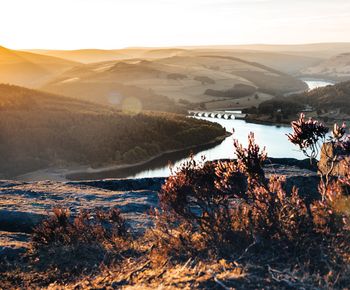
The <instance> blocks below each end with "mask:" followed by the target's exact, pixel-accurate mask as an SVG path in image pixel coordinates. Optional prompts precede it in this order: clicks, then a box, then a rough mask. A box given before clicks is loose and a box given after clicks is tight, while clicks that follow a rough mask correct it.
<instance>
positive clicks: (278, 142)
mask: <svg viewBox="0 0 350 290" xmlns="http://www.w3.org/2000/svg"><path fill="white" fill-rule="evenodd" d="M303 81H305V82H306V83H307V84H308V86H309V89H314V88H316V87H323V86H327V85H330V84H332V83H331V82H328V81H322V80H303ZM198 118H199V119H203V120H208V121H211V122H217V123H219V124H220V125H222V126H223V127H224V128H226V131H228V132H233V131H234V134H232V135H231V136H229V137H227V138H226V139H225V140H224V141H223V142H222V143H220V144H218V145H216V146H214V147H211V148H210V146H203V147H201V148H197V150H183V151H181V152H175V153H169V154H165V155H163V156H162V157H159V158H156V159H155V160H152V161H150V162H148V163H146V164H144V165H141V166H137V167H130V168H126V169H122V170H120V169H119V170H109V171H104V172H98V173H82V174H75V175H74V176H71V177H70V178H72V179H103V178H143V177H166V176H169V174H170V172H171V171H170V167H169V162H170V163H171V164H172V166H173V168H176V167H177V166H179V165H180V164H181V163H183V162H184V161H185V160H186V158H187V157H188V156H189V154H190V153H194V158H195V159H196V160H200V159H201V157H202V156H205V158H206V160H209V161H210V160H217V159H227V158H234V157H235V156H234V147H233V140H234V139H238V140H239V141H240V142H241V143H242V144H244V145H246V144H247V138H248V134H249V133H250V132H253V133H254V134H255V137H256V140H257V143H258V144H259V145H260V146H261V147H264V146H265V147H266V151H267V153H268V156H270V157H290V158H296V159H304V158H305V156H304V155H303V154H302V153H301V152H300V151H299V150H298V148H297V147H296V146H294V145H293V144H291V143H290V142H289V141H288V138H287V136H286V134H288V133H290V132H291V128H290V126H276V125H263V124H254V123H248V122H246V121H244V120H226V119H215V118H205V117H198ZM208 147H209V148H208Z"/></svg>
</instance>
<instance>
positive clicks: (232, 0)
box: [0, 0, 350, 49]
mask: <svg viewBox="0 0 350 290" xmlns="http://www.w3.org/2000/svg"><path fill="white" fill-rule="evenodd" d="M336 41H337V42H349V41H350V0H0V45H3V46H7V47H10V48H56V49H75V48H121V47H129V46H175V45H209V44H244V43H311V42H336Z"/></svg>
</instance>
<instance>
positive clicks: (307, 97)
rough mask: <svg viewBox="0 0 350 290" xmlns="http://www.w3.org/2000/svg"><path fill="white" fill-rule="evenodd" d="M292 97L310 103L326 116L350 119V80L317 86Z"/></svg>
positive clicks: (300, 101) (303, 102)
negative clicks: (321, 86)
mask: <svg viewBox="0 0 350 290" xmlns="http://www.w3.org/2000/svg"><path fill="white" fill-rule="evenodd" d="M291 99H293V100H295V101H297V102H299V103H301V104H309V105H311V106H313V107H314V108H316V109H318V110H319V111H320V113H321V114H325V116H328V115H329V116H330V117H332V118H336V119H343V120H345V119H350V81H347V82H341V83H338V84H335V85H333V86H331V85H330V86H327V87H323V88H317V89H314V90H311V91H309V92H305V93H303V94H299V95H296V96H292V97H291Z"/></svg>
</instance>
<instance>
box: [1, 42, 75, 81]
mask: <svg viewBox="0 0 350 290" xmlns="http://www.w3.org/2000/svg"><path fill="white" fill-rule="evenodd" d="M77 65H79V63H77V62H73V61H68V60H65V59H60V58H56V57H51V56H46V55H39V54H34V53H29V52H23V51H17V50H11V49H8V48H5V47H2V46H0V83H10V84H16V85H23V86H28V87H33V88H34V87H38V86H40V85H42V84H44V83H46V82H48V81H49V80H50V79H52V78H53V77H55V76H57V75H59V74H61V73H63V72H64V71H65V70H67V69H70V68H72V67H74V66H77Z"/></svg>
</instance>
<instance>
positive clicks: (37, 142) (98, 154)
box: [0, 84, 225, 178]
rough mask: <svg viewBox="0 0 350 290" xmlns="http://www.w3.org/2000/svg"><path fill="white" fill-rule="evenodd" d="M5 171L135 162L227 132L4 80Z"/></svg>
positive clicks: (0, 153) (0, 106)
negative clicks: (125, 110) (27, 87)
mask: <svg viewBox="0 0 350 290" xmlns="http://www.w3.org/2000/svg"><path fill="white" fill-rule="evenodd" d="M0 112H1V114H0V176H1V177H2V178H10V177H14V176H15V175H19V174H24V173H27V172H30V171H34V170H37V169H42V168H47V167H61V168H67V167H70V166H77V165H86V166H95V167H98V166H103V165H111V164H133V163H136V162H140V161H144V160H147V159H148V158H150V157H152V156H155V155H158V154H160V153H162V152H164V151H167V150H176V149H182V148H185V147H188V146H193V145H199V144H203V143H207V142H209V141H213V140H214V139H216V138H218V137H222V136H224V135H225V130H224V129H223V128H222V127H221V126H220V125H218V124H214V123H211V122H206V121H200V120H196V119H191V118H186V117H185V116H181V115H175V114H169V113H152V112H144V113H140V114H133V113H128V112H122V111H118V110H116V109H114V108H112V107H110V106H103V105H98V104H95V103H89V102H83V101H80V100H77V99H72V98H68V97H62V96H58V95H53V94H48V93H44V92H40V91H35V90H30V89H26V88H23V87H18V86H10V85H4V84H2V85H0Z"/></svg>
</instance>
